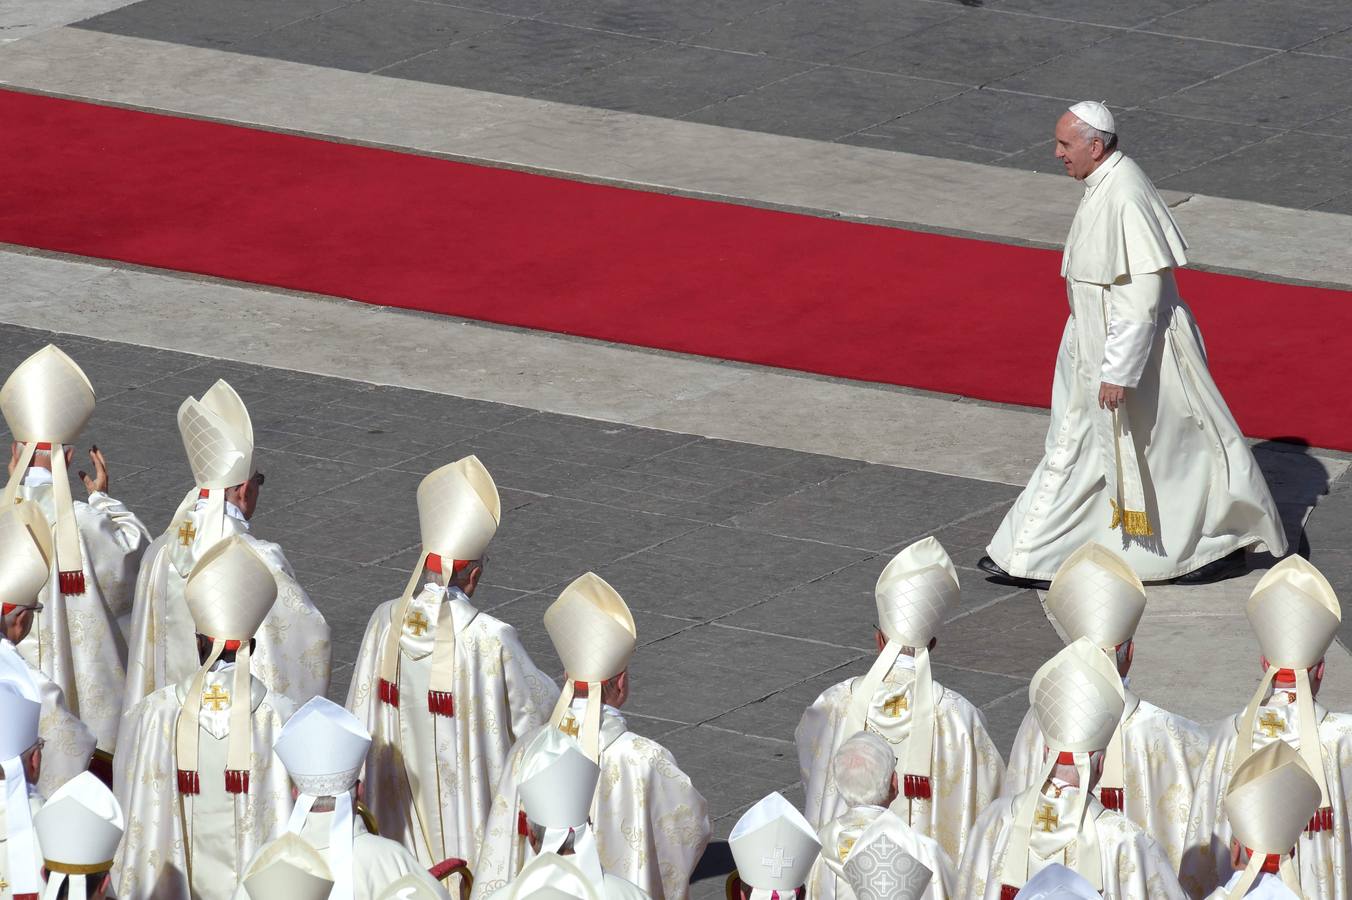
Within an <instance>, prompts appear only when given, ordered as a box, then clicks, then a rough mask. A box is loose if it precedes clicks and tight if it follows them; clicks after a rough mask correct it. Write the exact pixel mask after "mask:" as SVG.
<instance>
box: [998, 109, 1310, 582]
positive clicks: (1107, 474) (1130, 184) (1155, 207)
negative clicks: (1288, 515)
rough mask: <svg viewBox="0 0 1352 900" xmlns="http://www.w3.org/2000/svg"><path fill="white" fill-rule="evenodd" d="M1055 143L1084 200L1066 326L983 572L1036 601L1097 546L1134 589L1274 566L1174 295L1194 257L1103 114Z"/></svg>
mask: <svg viewBox="0 0 1352 900" xmlns="http://www.w3.org/2000/svg"><path fill="white" fill-rule="evenodd" d="M1055 137H1056V141H1055V143H1056V157H1057V159H1059V160H1061V162H1062V164H1063V165H1064V166H1065V169H1066V173H1067V174H1068V175H1070V176H1071V177H1073V178H1075V179H1077V180H1079V181H1082V182H1084V186H1085V191H1084V195H1083V197H1082V199H1081V200H1080V205H1079V208H1078V209H1077V210H1076V213H1075V219H1074V221H1073V222H1072V223H1071V226H1070V235H1069V237H1067V238H1066V248H1065V253H1064V254H1063V256H1062V258H1061V274H1062V276H1063V277H1064V278H1065V279H1066V297H1067V300H1068V301H1069V304H1070V318H1069V320H1068V321H1067V323H1066V327H1065V331H1064V333H1063V335H1062V337H1061V343H1060V350H1059V352H1058V354H1057V359H1056V373H1055V378H1054V379H1053V383H1052V409H1051V425H1050V427H1049V428H1048V431H1047V439H1046V443H1045V455H1044V456H1043V458H1042V461H1041V462H1040V463H1039V464H1038V466H1037V468H1036V469H1035V470H1034V471H1033V476H1032V478H1031V479H1030V480H1029V482H1028V486H1027V487H1026V488H1025V489H1024V491H1023V493H1022V494H1021V495H1020V496H1019V498H1018V499H1017V500H1016V501H1015V502H1014V507H1013V509H1011V510H1010V511H1009V513H1008V514H1007V515H1006V516H1005V519H1004V521H1003V522H1002V523H1001V524H1000V528H999V530H998V531H997V532H996V533H995V536H994V537H993V538H992V539H991V543H990V546H989V547H988V548H987V553H988V554H989V555H988V556H986V557H984V558H982V560H981V561H980V563H979V565H980V566H981V568H983V569H984V570H986V571H987V572H988V573H990V574H991V575H993V576H995V577H996V579H997V580H1001V581H1004V582H1006V583H1014V584H1018V585H1023V586H1039V587H1045V582H1046V580H1047V579H1050V578H1051V577H1052V575H1053V574H1055V572H1056V570H1057V569H1058V568H1059V567H1060V565H1061V563H1062V562H1063V561H1064V560H1065V559H1066V557H1068V556H1070V554H1071V553H1073V552H1074V551H1075V550H1077V549H1078V548H1079V547H1081V546H1083V545H1084V544H1085V543H1087V542H1089V541H1097V542H1098V543H1101V544H1104V545H1106V546H1111V547H1114V548H1117V547H1121V548H1122V552H1123V555H1124V556H1125V557H1126V559H1127V562H1128V563H1129V564H1130V565H1131V568H1132V570H1133V571H1134V572H1136V574H1137V575H1138V576H1140V578H1141V579H1142V580H1143V581H1164V580H1167V579H1175V580H1177V581H1178V582H1180V583H1190V584H1201V583H1205V582H1208V581H1214V580H1218V579H1221V578H1225V577H1229V576H1231V575H1234V574H1237V573H1239V572H1241V571H1243V570H1244V568H1245V556H1244V552H1245V549H1246V548H1250V547H1252V548H1254V549H1255V550H1259V551H1261V550H1268V551H1270V552H1271V553H1272V554H1273V555H1275V556H1281V555H1282V554H1283V553H1285V552H1286V537H1285V535H1284V534H1283V531H1282V525H1281V520H1280V518H1279V516H1278V513H1277V507H1276V505H1275V504H1274V503H1273V502H1272V495H1271V494H1270V493H1269V492H1268V486H1267V482H1266V481H1264V480H1263V473H1262V472H1261V471H1260V470H1259V468H1258V464H1257V463H1256V462H1255V460H1254V457H1253V452H1252V451H1251V450H1250V449H1249V445H1248V443H1247V442H1246V441H1245V440H1244V436H1243V435H1242V434H1241V433H1240V430H1239V427H1238V426H1237V425H1236V424H1235V420H1234V417H1233V416H1231V415H1230V410H1229V408H1227V407H1226V405H1225V400H1224V398H1222V397H1221V393H1220V390H1219V389H1218V388H1217V387H1216V383H1215V382H1214V381H1213V380H1212V379H1211V373H1210V372H1209V371H1208V369H1207V358H1206V353H1205V351H1204V349H1203V346H1202V337H1201V333H1200V331H1199V330H1198V327H1197V323H1196V322H1195V321H1194V319H1193V315H1192V312H1191V311H1190V310H1189V309H1188V306H1187V304H1185V303H1184V302H1183V300H1182V298H1180V297H1179V295H1178V286H1177V284H1176V283H1175V281H1174V270H1175V269H1177V268H1180V267H1182V266H1184V265H1186V264H1187V261H1188V260H1187V255H1186V252H1185V251H1186V249H1187V243H1186V242H1185V241H1184V240H1183V235H1182V233H1181V232H1180V231H1179V230H1178V225H1177V223H1175V222H1174V218H1173V215H1172V214H1171V213H1170V212H1169V208H1168V206H1167V205H1166V204H1165V202H1164V200H1163V199H1162V198H1161V197H1160V195H1159V192H1158V191H1156V190H1155V187H1154V185H1152V184H1151V183H1150V179H1149V178H1147V177H1146V175H1145V173H1144V172H1143V171H1141V167H1140V166H1138V165H1137V164H1136V163H1135V162H1134V161H1133V160H1132V159H1130V158H1129V157H1127V156H1126V155H1124V154H1123V153H1122V151H1121V150H1119V149H1118V148H1117V138H1118V135H1117V125H1116V123H1115V122H1114V121H1113V116H1112V113H1110V112H1109V111H1108V108H1107V107H1105V106H1104V105H1103V104H1102V103H1097V102H1094V101H1085V102H1082V103H1076V104H1075V105H1074V106H1072V107H1071V108H1070V109H1069V110H1068V111H1067V112H1066V113H1065V114H1064V115H1063V116H1062V117H1061V119H1060V120H1059V121H1058V122H1057V123H1056V133H1055Z"/></svg>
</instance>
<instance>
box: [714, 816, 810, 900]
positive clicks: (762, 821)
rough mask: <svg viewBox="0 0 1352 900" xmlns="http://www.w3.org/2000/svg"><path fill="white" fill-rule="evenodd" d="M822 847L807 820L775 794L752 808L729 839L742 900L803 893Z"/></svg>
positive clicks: (733, 827) (774, 899) (772, 899)
mask: <svg viewBox="0 0 1352 900" xmlns="http://www.w3.org/2000/svg"><path fill="white" fill-rule="evenodd" d="M821 846H822V845H821V842H820V841H818V840H817V835H816V834H815V833H813V831H812V826H811V825H810V824H808V821H807V819H805V818H803V814H802V813H800V812H799V811H798V810H797V809H795V808H794V806H793V804H792V803H790V802H789V801H788V800H786V799H784V795H783V794H781V793H779V792H778V791H775V792H774V793H772V794H770V795H768V796H766V797H764V798H762V799H761V800H760V801H759V802H758V803H756V805H754V806H752V807H751V808H750V809H748V810H747V811H746V812H744V813H742V817H741V818H740V819H738V820H737V824H735V825H733V826H732V832H731V833H730V834H729V835H728V849H729V850H731V851H732V861H733V862H734V863H736V864H737V875H736V879H737V883H739V884H740V885H741V897H740V900H779V898H781V897H783V898H785V900H787V898H790V897H796V896H798V895H799V893H800V892H801V891H802V890H803V887H804V884H805V882H806V881H807V876H808V873H809V872H810V871H811V870H812V864H813V863H814V862H816V860H817V853H818V851H820V850H821Z"/></svg>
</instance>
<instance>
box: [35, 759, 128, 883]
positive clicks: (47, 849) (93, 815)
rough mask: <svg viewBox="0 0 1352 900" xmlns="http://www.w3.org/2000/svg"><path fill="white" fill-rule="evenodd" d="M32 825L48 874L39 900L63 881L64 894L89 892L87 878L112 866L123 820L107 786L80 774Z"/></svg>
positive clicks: (53, 795) (44, 809)
mask: <svg viewBox="0 0 1352 900" xmlns="http://www.w3.org/2000/svg"><path fill="white" fill-rule="evenodd" d="M33 826H34V827H35V828H36V829H37V834H38V842H39V844H40V845H41V847H42V857H43V861H44V863H45V865H46V867H47V872H48V873H49V874H48V876H47V887H46V888H45V889H44V890H43V892H42V900H56V898H57V896H58V895H59V894H60V893H61V885H62V884H65V883H66V882H67V881H69V882H70V884H69V886H68V887H67V889H66V893H67V896H69V897H72V898H79V897H85V896H87V893H86V886H85V876H86V875H95V874H98V875H100V877H102V873H106V872H108V871H110V870H111V869H112V868H113V855H114V854H115V853H116V852H117V845H118V843H120V842H121V840H122V831H123V829H125V828H126V820H125V819H124V818H123V815H122V807H121V806H120V805H118V802H117V798H116V797H115V796H113V792H112V791H110V790H109V789H108V786H107V785H105V784H104V783H103V782H102V781H100V780H99V779H98V777H97V776H95V775H94V774H92V773H90V772H81V773H80V774H79V775H76V776H75V777H74V778H72V779H71V780H70V781H67V782H66V783H65V784H63V785H61V787H59V788H57V789H56V792H55V793H53V794H52V796H50V797H48V798H47V803H46V805H44V806H43V807H42V809H40V810H38V813H37V815H35V816H34V817H33Z"/></svg>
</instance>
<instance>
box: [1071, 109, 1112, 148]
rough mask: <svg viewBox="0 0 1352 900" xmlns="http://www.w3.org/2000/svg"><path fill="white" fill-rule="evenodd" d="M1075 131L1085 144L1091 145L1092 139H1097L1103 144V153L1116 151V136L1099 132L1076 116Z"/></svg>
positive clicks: (1107, 132) (1106, 132)
mask: <svg viewBox="0 0 1352 900" xmlns="http://www.w3.org/2000/svg"><path fill="white" fill-rule="evenodd" d="M1075 130H1076V131H1078V132H1079V133H1080V136H1081V137H1083V138H1084V142H1085V143H1086V144H1088V143H1091V142H1092V141H1093V140H1094V138H1098V139H1099V140H1100V141H1102V142H1103V149H1104V151H1105V152H1107V153H1112V152H1113V151H1114V150H1116V149H1117V135H1115V134H1113V133H1112V132H1111V131H1100V130H1099V129H1097V128H1095V127H1094V126H1093V125H1090V124H1089V123H1088V122H1086V121H1085V120H1084V119H1081V118H1079V117H1078V116H1077V117H1076V118H1075Z"/></svg>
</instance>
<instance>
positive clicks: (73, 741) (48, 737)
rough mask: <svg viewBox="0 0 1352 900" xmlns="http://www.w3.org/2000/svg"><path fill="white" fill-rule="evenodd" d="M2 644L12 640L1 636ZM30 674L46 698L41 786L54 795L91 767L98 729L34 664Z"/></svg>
mask: <svg viewBox="0 0 1352 900" xmlns="http://www.w3.org/2000/svg"><path fill="white" fill-rule="evenodd" d="M31 639H32V638H30V640H31ZM0 643H9V642H8V641H6V640H5V639H4V638H0ZM28 674H29V676H30V677H31V678H32V679H33V685H34V686H35V687H36V688H37V689H38V697H39V698H41V700H42V717H41V718H40V719H39V720H38V736H39V737H41V738H42V739H43V740H44V741H45V742H46V743H45V744H44V745H43V748H42V771H41V773H40V774H39V776H38V784H37V789H38V793H40V794H41V795H42V796H44V797H50V796H51V795H52V792H53V791H55V790H56V789H57V788H59V787H61V785H63V784H65V783H66V782H67V781H70V780H71V779H72V778H74V777H75V776H76V775H79V774H80V773H81V772H83V771H85V770H86V769H88V768H89V760H90V758H91V757H93V755H94V732H92V731H90V730H89V726H88V725H86V724H85V723H84V722H81V721H80V720H79V719H78V718H76V716H75V714H74V713H73V712H71V711H70V708H69V707H67V706H66V697H65V695H64V694H62V693H61V688H60V687H58V686H57V684H56V682H54V681H52V680H51V679H50V678H48V677H47V676H46V675H44V674H43V673H42V671H41V670H39V669H35V668H33V667H32V665H29V667H28Z"/></svg>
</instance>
